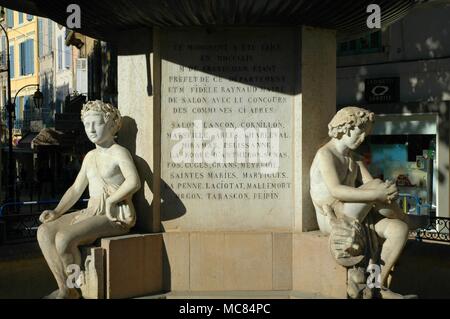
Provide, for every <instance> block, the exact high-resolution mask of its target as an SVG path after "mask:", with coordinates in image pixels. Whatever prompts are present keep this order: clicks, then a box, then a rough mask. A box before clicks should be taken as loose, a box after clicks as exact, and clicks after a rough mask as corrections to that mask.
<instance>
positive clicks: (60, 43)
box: [58, 36, 63, 70]
mask: <svg viewBox="0 0 450 319" xmlns="http://www.w3.org/2000/svg"><path fill="white" fill-rule="evenodd" d="M62 50H63V48H62V37H61V36H59V37H58V70H61V69H62V67H63V51H62Z"/></svg>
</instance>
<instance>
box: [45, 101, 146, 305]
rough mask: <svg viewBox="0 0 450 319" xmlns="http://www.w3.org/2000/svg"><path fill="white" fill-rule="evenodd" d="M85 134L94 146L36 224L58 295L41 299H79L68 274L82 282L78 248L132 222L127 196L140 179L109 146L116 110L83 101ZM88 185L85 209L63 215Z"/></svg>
mask: <svg viewBox="0 0 450 319" xmlns="http://www.w3.org/2000/svg"><path fill="white" fill-rule="evenodd" d="M81 119H82V121H83V124H84V127H85V131H86V134H87V136H88V138H89V140H90V141H91V142H93V143H95V149H94V150H92V151H90V152H89V153H88V154H87V155H86V157H85V158H84V160H83V164H82V166H81V170H80V172H79V173H78V176H77V178H76V180H75V182H74V183H73V185H72V186H71V187H70V188H69V189H68V190H67V191H66V193H65V194H64V196H63V197H62V199H61V201H60V202H59V204H58V206H57V207H56V208H55V209H54V210H46V211H44V212H43V213H42V214H41V216H40V217H39V220H40V221H41V222H42V225H41V226H40V227H39V229H38V234H37V238H38V242H39V246H40V247H41V250H42V253H43V254H44V257H45V260H46V261H47V263H48V265H49V267H50V270H51V271H52V273H53V275H54V277H55V279H56V282H57V284H58V288H59V289H58V290H56V291H55V292H53V293H51V294H50V295H49V296H47V298H57V299H62V298H80V297H81V294H80V292H79V290H78V288H80V287H76V286H74V285H73V284H72V285H71V284H70V282H71V281H69V278H68V277H69V275H70V276H72V275H73V274H75V275H76V274H78V276H77V277H78V278H76V279H77V280H78V281H75V282H78V283H80V281H79V280H80V278H83V277H85V276H83V272H84V271H83V270H82V269H81V268H82V265H81V264H82V260H81V255H80V250H79V246H80V245H88V244H92V243H93V242H94V241H95V240H97V239H98V238H101V237H107V236H117V235H123V234H126V233H128V232H129V230H130V228H132V227H133V226H134V225H135V223H136V212H135V209H134V206H133V203H132V196H133V194H134V193H135V192H136V191H137V190H138V189H139V188H140V186H141V183H140V179H139V176H138V173H137V170H136V167H135V165H134V162H133V159H132V157H131V154H130V153H129V152H128V150H127V149H125V148H124V147H122V146H120V145H118V144H116V143H115V141H114V137H115V134H116V133H117V132H118V131H119V129H120V127H121V115H120V112H119V110H118V109H117V108H115V107H113V106H112V105H111V104H108V103H104V102H102V101H99V100H96V101H89V102H87V103H86V104H85V105H84V106H83V109H82V110H81ZM87 186H89V195H90V198H89V202H88V206H87V208H86V209H82V210H79V211H75V212H72V213H69V214H65V213H66V212H67V211H68V210H69V209H70V208H71V207H72V206H73V205H74V204H75V203H76V202H77V201H78V200H79V199H80V197H81V195H82V194H83V192H84V190H85V189H86V187H87Z"/></svg>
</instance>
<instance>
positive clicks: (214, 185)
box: [118, 27, 345, 291]
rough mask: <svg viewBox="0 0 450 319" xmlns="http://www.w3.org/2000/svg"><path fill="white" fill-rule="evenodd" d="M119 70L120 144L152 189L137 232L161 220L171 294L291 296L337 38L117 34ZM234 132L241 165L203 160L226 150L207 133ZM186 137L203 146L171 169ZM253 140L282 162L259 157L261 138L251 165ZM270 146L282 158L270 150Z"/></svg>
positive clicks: (314, 33)
mask: <svg viewBox="0 0 450 319" xmlns="http://www.w3.org/2000/svg"><path fill="white" fill-rule="evenodd" d="M138 44H139V45H138ZM118 64H119V65H118V79H119V82H118V90H119V99H118V100H119V109H120V111H121V113H122V114H124V115H126V116H128V117H129V123H131V125H129V126H128V127H127V126H125V127H124V128H123V129H122V131H121V136H120V140H121V141H123V144H124V145H127V143H128V144H129V145H128V147H129V149H130V150H131V152H132V154H133V155H135V159H137V160H138V161H140V163H137V167H138V170H139V173H140V175H141V176H143V184H145V185H146V186H145V187H144V193H143V194H141V197H139V198H138V200H137V203H136V204H137V205H136V206H137V207H136V208H137V211H138V212H139V214H140V216H138V223H139V225H138V227H139V228H140V230H143V231H147V232H152V231H153V232H154V231H158V227H159V221H160V220H161V224H162V228H163V229H162V230H163V231H165V233H164V245H165V250H166V253H167V259H166V262H165V266H164V271H165V275H164V276H165V277H164V278H165V288H166V289H171V290H178V291H186V290H191V291H214V290H215V291H219V290H226V291H231V290H233V291H235V290H237V291H239V290H242V291H243V290H266V291H267V290H286V291H289V290H291V289H293V288H294V287H293V286H294V284H293V283H294V281H295V280H294V279H293V278H294V272H296V271H297V270H296V269H294V268H295V267H294V266H295V265H296V264H295V263H294V262H293V256H294V255H298V254H299V253H301V252H299V251H298V250H301V251H305V253H306V251H308V252H309V251H312V250H311V249H307V250H305V248H304V247H303V245H302V243H301V242H302V241H303V240H305V241H306V242H307V243H308V244H307V245H310V243H309V239H308V238H305V237H301V236H300V237H298V236H297V233H301V232H305V231H310V230H315V229H317V223H316V219H315V213H314V208H313V205H312V202H311V199H310V196H309V168H310V165H311V162H312V159H313V157H314V154H315V153H316V151H317V148H318V147H319V146H320V144H321V143H323V142H324V141H325V140H326V138H327V130H326V127H327V123H328V122H329V120H330V119H331V117H332V116H333V115H334V113H335V100H336V98H335V97H336V83H335V82H336V38H335V33H334V32H333V31H331V30H323V29H317V28H311V27H298V28H213V29H205V28H191V29H189V28H184V29H157V28H155V29H154V30H153V32H150V31H148V30H137V31H136V33H135V36H133V37H130V33H129V32H127V34H126V35H124V36H119V59H118ZM227 128H228V129H240V128H241V129H243V131H244V133H243V134H244V137H245V142H244V145H245V148H246V150H244V155H245V156H244V157H243V158H244V159H243V158H242V157H241V160H242V159H243V160H242V161H239V160H238V155H239V150H238V148H237V147H236V145H237V143H231V145H232V147H231V149H232V150H231V155H232V158H233V159H232V160H227V159H226V155H223V158H224V159H225V161H224V162H223V163H220V162H217V161H216V162H214V161H215V160H214V159H213V160H212V161H211V158H209V160H210V161H209V162H207V161H208V159H207V158H206V157H205V153H204V151H205V149H207V148H208V145H209V147H210V148H209V154H214V156H215V155H217V154H220V150H219V149H220V146H224V145H223V144H221V143H220V138H218V139H216V140H215V143H211V142H212V140H213V139H214V137H213V136H212V135H214V134H215V133H217V135H215V136H216V137H220V136H222V137H224V136H226V135H223V134H226V133H227V131H226V129H227ZM177 129H179V130H177ZM206 129H215V130H212V131H211V130H210V131H206ZM247 129H254V130H255V131H253V132H256V135H252V134H250V133H251V132H248V131H247V133H248V134H247V135H246V131H245V130H247ZM259 129H263V130H262V131H261V130H259ZM195 130H197V131H195ZM264 130H265V131H264ZM199 131H201V133H199V134H200V135H198V134H197V135H196V132H197V133H198V132H199ZM205 132H206V133H205ZM184 133H186V135H183V134H184ZM234 133H236V131H234ZM177 134H178V135H177ZM205 134H206V135H205ZM208 134H209V135H208ZM211 134H212V135H211ZM265 134H267V135H265ZM272 134H273V135H272ZM183 136H185V137H186V136H189V137H190V138H194V137H195V136H200V137H201V138H203V141H200V143H199V142H198V141H197V142H196V141H194V140H191V141H187V140H186V141H185V142H186V143H185V145H187V146H189V145H190V146H192V149H191V151H188V152H186V154H185V155H188V156H191V155H192V157H191V161H190V162H186V161H185V162H177V161H175V160H174V156H173V155H174V152H173V151H174V147H175V148H176V147H177V146H176V145H177V143H178V151H180V150H181V149H182V147H181V145H183V144H182V143H180V142H181V140H182V138H183ZM252 136H253V137H257V138H258V139H259V138H260V137H264V136H266V137H267V138H268V139H267V141H268V143H267V144H266V146H267V149H268V152H269V153H266V154H272V153H270V152H271V151H274V154H276V153H278V154H277V155H278V156H277V158H276V160H277V161H275V160H274V161H271V160H270V159H275V158H272V157H270V156H269V161H268V162H267V161H266V162H265V161H264V160H263V159H262V157H261V154H262V152H264V149H262V150H261V145H262V144H263V143H261V142H264V141H261V140H258V139H256V143H257V144H256V145H257V154H256V161H254V162H252V161H250V158H249V157H248V155H249V149H248V147H249V145H250V144H252V143H253V142H255V140H251V138H252ZM271 136H276V137H277V140H276V142H278V143H279V144H278V145H279V148H278V149H276V148H273V149H272V148H271V146H272V145H275V144H274V143H275V142H274V143H272V140H271V139H270V137H271ZM135 141H136V143H135ZM252 141H253V142H252ZM269 141H270V142H269ZM213 145H215V147H212V146H213ZM252 145H253V144H252ZM199 149H201V151H200V153H199V152H198V150H199ZM211 150H214V152H212V151H211ZM217 151H219V152H217ZM207 152H208V151H207ZM175 153H176V152H175ZM179 154H180V152H179ZM181 154H183V152H182V151H181ZM199 154H200V157H198V156H196V155H199ZM224 154H227V153H226V152H225V153H224ZM241 155H242V154H241ZM214 156H213V157H214ZM214 158H215V157H214ZM217 158H218V157H217ZM217 158H216V159H217ZM254 159H255V158H254ZM267 163H271V164H272V166H271V167H272V168H274V169H273V170H271V171H270V172H267V170H266V171H264V168H268V166H267ZM151 192H152V193H153V194H154V196H151V194H150V193H151ZM139 218H140V220H141V221H139ZM294 238H296V239H295V240H294ZM323 254H329V252H328V249H326V250H324V252H323ZM330 258H331V257H330ZM303 268H304V269H305V271H309V270H308V267H303ZM304 275H305V276H308V275H309V274H308V273H306V274H304ZM337 280H340V279H337ZM344 284H345V282H344ZM294 289H298V290H302V289H301V287H299V286H298V284H295V288H294Z"/></svg>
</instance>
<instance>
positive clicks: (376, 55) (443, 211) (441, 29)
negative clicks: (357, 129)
mask: <svg viewBox="0 0 450 319" xmlns="http://www.w3.org/2000/svg"><path fill="white" fill-rule="evenodd" d="M449 15H450V5H449V4H448V2H447V3H445V2H442V1H434V2H431V3H429V4H427V5H425V4H424V5H422V7H421V8H420V10H419V9H416V10H412V12H411V13H410V14H409V15H408V16H406V17H405V18H404V19H402V20H400V21H398V22H396V23H394V24H392V25H391V26H389V27H387V28H385V29H383V30H380V31H377V32H373V33H371V34H367V35H366V36H362V37H359V38H356V39H355V38H347V39H339V41H338V48H337V50H338V60H337V104H338V105H339V106H340V107H342V106H346V105H363V106H364V107H366V108H369V109H371V110H372V111H373V112H375V113H376V114H377V115H378V116H377V122H376V125H375V127H374V131H373V136H372V137H371V139H370V140H369V145H366V147H367V153H368V154H369V156H368V159H367V160H368V161H369V165H370V166H371V170H372V173H373V174H374V175H376V176H380V177H382V178H385V179H387V178H389V179H393V180H396V181H397V184H398V185H399V186H400V191H401V193H404V194H408V201H409V200H411V201H412V202H411V203H408V204H407V206H408V207H406V205H405V207H404V208H405V211H406V210H411V209H412V210H417V207H415V206H417V205H416V204H414V202H416V200H419V201H420V203H421V204H422V205H425V206H424V207H422V212H424V210H425V212H427V211H429V210H430V209H431V211H433V212H432V213H435V214H436V215H437V216H440V217H448V216H449V196H450V189H449V167H448V162H449V124H448V123H449V108H450V47H449V46H448V45H447V43H449V41H450V20H449V19H448V17H449ZM427 157H428V158H431V160H428V162H427ZM405 204H406V199H405ZM419 212H420V208H419Z"/></svg>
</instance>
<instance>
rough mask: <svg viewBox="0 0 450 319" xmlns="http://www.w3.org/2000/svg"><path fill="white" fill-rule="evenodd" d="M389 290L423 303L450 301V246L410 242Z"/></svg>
mask: <svg viewBox="0 0 450 319" xmlns="http://www.w3.org/2000/svg"><path fill="white" fill-rule="evenodd" d="M390 288H391V289H392V290H393V291H395V292H398V293H401V294H417V295H418V296H419V298H421V299H427V298H450V244H448V243H446V244H444V243H433V242H417V241H413V240H409V241H408V242H407V244H406V247H405V250H404V251H403V253H402V255H401V257H400V259H399V261H398V262H397V265H396V266H395V269H394V272H393V274H392V280H391V284H390Z"/></svg>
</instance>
